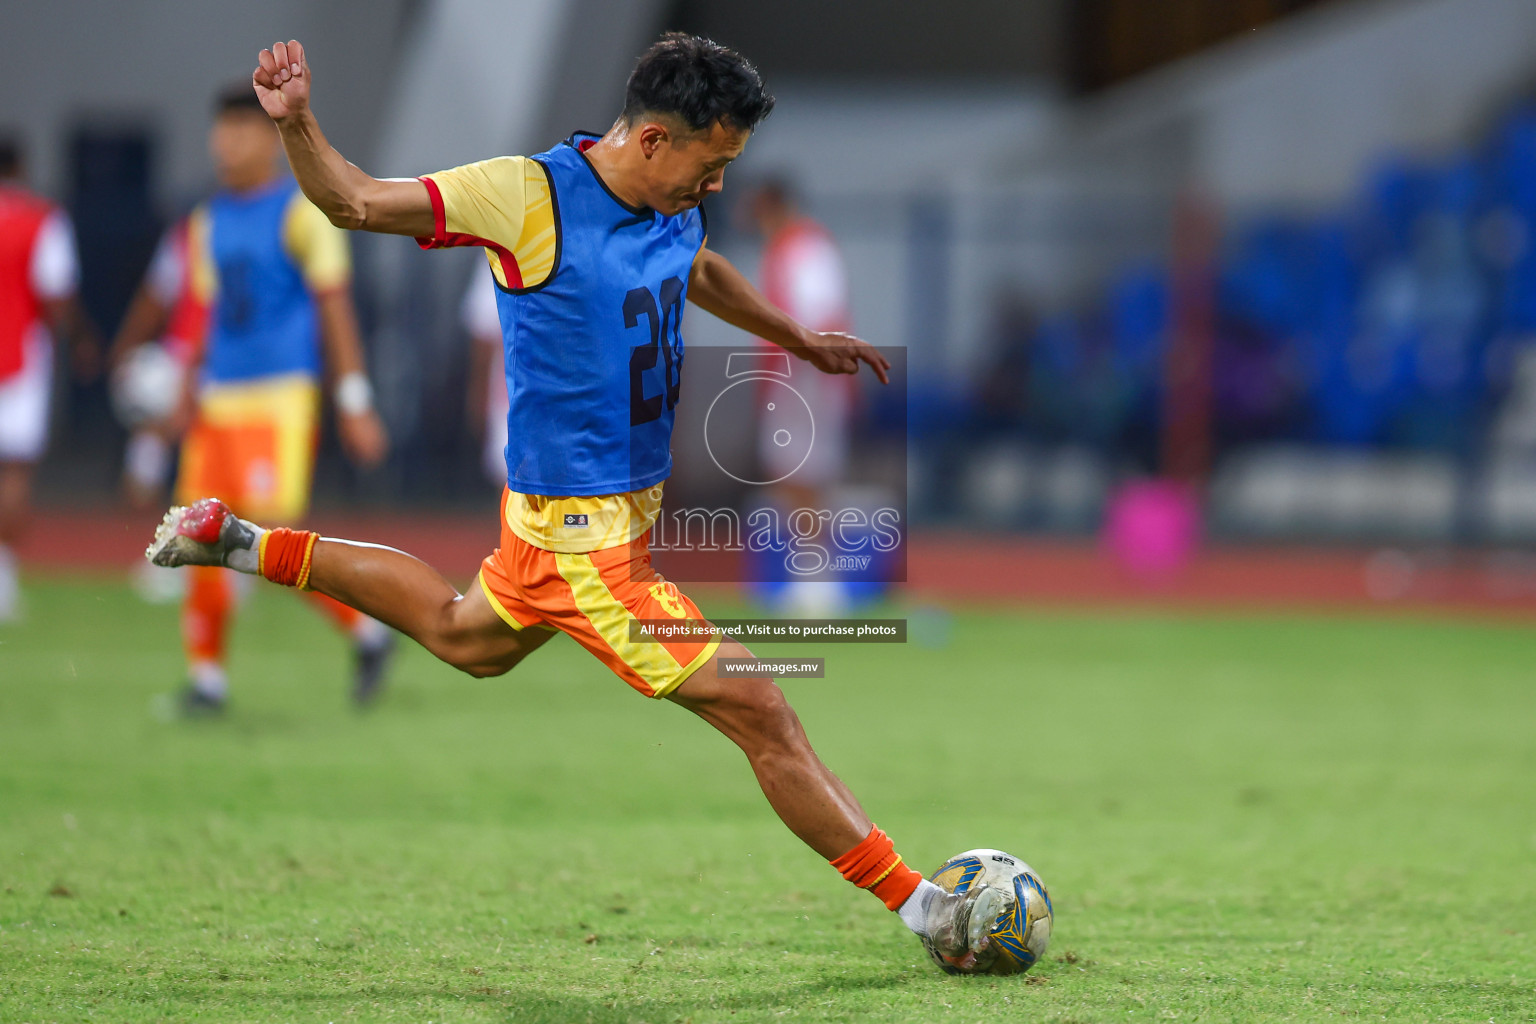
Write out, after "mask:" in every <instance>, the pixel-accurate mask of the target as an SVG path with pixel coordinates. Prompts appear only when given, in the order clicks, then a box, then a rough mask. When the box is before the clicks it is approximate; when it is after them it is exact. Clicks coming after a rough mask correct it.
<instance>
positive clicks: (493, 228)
mask: <svg viewBox="0 0 1536 1024" xmlns="http://www.w3.org/2000/svg"><path fill="white" fill-rule="evenodd" d="M259 61H260V66H259V67H258V68H257V69H256V71H255V74H254V76H253V78H254V83H255V88H256V95H257V96H259V97H260V99H261V105H262V107H263V108H265V110H266V112H267V113H268V114H269V115H270V116H271V118H272V120H273V121H275V122H276V123H277V125H278V129H279V133H280V135H281V137H282V140H283V145H284V147H285V148H286V149H287V152H288V160H289V162H290V163H291V164H292V166H293V172H294V176H295V177H296V178H297V180H298V183H299V186H300V187H301V188H302V189H303V190H304V193H305V194H306V195H307V196H309V198H310V199H311V201H313V202H314V204H315V205H316V206H318V207H319V208H320V209H321V210H322V211H324V212H325V213H326V215H327V216H329V217H330V219H331V221H332V222H333V223H335V224H337V225H339V226H342V227H346V228H353V229H359V230H364V231H380V232H386V233H390V234H398V235H410V236H413V237H415V238H416V239H417V241H418V242H419V243H420V244H421V245H422V246H423V247H424V248H436V247H441V246H453V245H478V246H483V247H484V248H485V249H486V251H487V256H488V259H489V261H490V266H491V270H492V273H493V274H494V276H495V278H496V284H497V288H498V292H497V304H498V307H499V310H500V318H501V328H502V334H503V337H504V340H505V349H506V376H507V388H508V392H509V399H510V411H509V413H508V417H507V428H508V429H507V435H508V439H509V440H508V443H507V450H506V456H507V488H506V490H505V491H504V492H503V495H502V502H501V504H502V516H501V546H500V548H499V549H498V550H496V551H495V552H494V553H492V554H491V555H490V556H489V557H488V558H486V559H485V561H484V562H483V563H482V565H481V567H480V574H479V577H478V579H477V581H476V583H475V585H474V586H472V587H471V588H470V592H469V593H468V594H459V593H458V592H456V591H455V590H454V588H453V587H452V586H450V585H449V583H448V581H447V580H445V579H444V578H443V577H442V576H441V575H440V574H438V573H437V572H436V571H435V570H434V569H432V568H431V567H430V566H428V565H426V564H425V563H423V562H421V561H418V560H417V559H415V558H412V557H411V556H410V555H407V554H405V553H403V552H400V551H395V550H392V549H389V548H384V547H378V546H375V545H369V544H359V543H353V542H351V541H344V540H333V539H329V538H325V539H322V538H320V537H318V536H317V535H315V534H313V533H308V532H303V531H293V530H286V529H275V530H265V529H263V528H261V527H260V526H257V525H255V524H254V523H250V522H247V521H245V520H243V519H240V518H238V517H236V516H235V515H234V514H233V513H232V512H231V511H230V510H229V509H228V507H226V506H225V505H224V504H223V503H222V502H220V501H217V500H215V499H212V498H208V499H204V500H202V501H198V502H195V503H194V504H192V505H191V506H190V507H186V508H180V507H178V508H173V509H171V511H170V512H169V513H168V514H167V515H166V517H165V521H164V523H163V524H162V525H161V527H160V529H159V531H158V532H157V533H156V535H155V540H154V543H153V544H152V545H151V546H150V548H149V550H148V552H147V555H148V556H149V557H150V559H151V560H152V561H154V562H155V563H157V564H160V565H224V566H228V567H230V568H232V569H237V570H239V571H241V572H246V573H253V574H255V573H259V574H260V575H262V576H264V577H265V578H267V579H268V580H271V581H273V582H275V583H280V584H283V585H286V586H293V587H299V588H308V589H313V590H317V591H319V592H320V593H322V594H326V595H329V596H330V597H333V598H335V599H336V600H338V601H340V602H342V603H343V604H346V605H349V606H351V607H354V608H357V609H358V610H359V611H362V612H364V613H366V614H368V615H371V616H373V617H374V618H377V619H379V620H381V621H383V622H385V623H388V624H389V625H391V626H393V627H395V628H396V629H398V630H400V631H401V632H404V633H406V634H407V635H409V636H411V637H413V638H414V639H415V640H417V641H418V642H419V643H421V644H422V645H423V646H424V647H426V648H427V649H428V650H429V651H431V652H432V653H433V654H435V655H436V656H437V657H439V658H441V659H442V660H444V661H446V662H448V663H449V664H451V665H454V666H455V667H457V668H459V669H462V670H463V671H465V672H468V673H469V674H471V675H475V676H492V675H500V674H501V673H503V672H506V671H508V670H509V669H511V668H512V667H514V666H515V665H517V664H518V663H519V662H520V661H522V660H523V658H525V657H527V656H528V654H529V653H530V652H532V651H533V650H534V649H536V648H537V647H539V646H540V645H541V644H543V643H544V642H545V641H546V640H548V639H549V638H550V637H551V636H553V635H554V631H556V630H559V631H562V632H565V633H569V634H570V635H571V636H572V637H573V638H574V639H575V640H576V642H577V643H579V644H581V645H582V646H583V647H585V648H586V649H587V650H589V651H591V652H592V653H593V654H594V655H596V656H597V657H598V658H599V659H600V660H601V661H602V662H603V663H604V664H605V665H607V666H608V667H609V668H610V669H612V670H613V672H614V673H615V674H616V675H618V676H619V677H620V678H622V679H623V680H624V681H625V682H627V683H628V684H629V685H630V686H632V687H634V688H635V689H636V690H638V691H640V693H642V694H644V695H645V696H647V697H657V698H659V697H666V698H667V699H669V700H672V701H674V702H675V703H677V704H681V705H682V706H683V707H685V708H687V709H689V710H690V711H692V712H694V713H695V714H697V715H698V716H699V717H701V718H703V719H704V720H705V721H707V722H709V723H710V724H711V725H713V726H714V727H715V728H716V729H718V730H720V731H721V732H722V733H724V734H725V735H726V736H727V737H729V738H730V739H731V740H732V741H733V742H735V743H736V745H737V746H739V747H740V748H741V749H742V751H743V752H744V753H745V754H746V755H747V759H748V761H749V762H750V763H751V765H752V770H753V771H754V772H755V773H756V775H757V779H758V782H759V783H760V784H761V786H762V788H763V793H764V795H766V796H767V798H768V801H769V803H771V804H772V805H773V809H774V810H775V811H776V812H777V813H778V815H779V817H780V818H781V819H783V821H784V823H785V824H786V825H788V826H789V828H790V829H791V830H792V831H793V832H794V833H795V834H796V835H797V836H799V837H800V838H801V839H802V840H803V841H804V842H805V843H806V844H807V845H809V846H810V847H811V848H812V849H813V850H815V851H816V852H817V853H819V854H820V855H821V856H823V857H826V858H828V859H829V860H830V861H831V863H832V866H833V867H835V868H837V869H838V870H839V871H840V872H841V873H842V875H843V877H845V878H847V879H848V880H849V881H850V882H852V883H853V884H854V885H856V886H859V887H860V888H863V889H868V890H870V891H871V892H873V893H874V894H875V895H876V896H877V897H878V898H879V899H880V900H881V901H882V902H884V903H885V905H886V906H887V907H889V908H890V909H891V910H893V911H896V912H897V913H898V914H900V916H901V919H902V921H903V922H905V923H906V924H907V926H908V927H910V928H911V929H912V930H913V931H914V932H916V933H917V934H919V935H922V936H928V937H930V938H931V939H932V940H933V941H934V942H935V944H936V945H937V946H938V947H939V948H940V950H941V952H942V953H943V954H944V955H946V956H947V957H949V958H952V960H953V962H954V963H955V964H956V965H957V966H959V967H961V968H967V967H969V966H970V965H971V963H972V962H973V961H974V958H975V955H976V953H978V952H980V951H982V950H984V949H985V948H986V943H987V941H988V940H987V939H986V937H985V936H986V932H987V930H988V928H989V927H990V925H991V923H992V921H993V920H994V918H995V917H996V916H997V914H998V913H999V912H1001V910H1002V909H1003V908H1002V906H1001V898H1000V897H999V896H998V895H997V893H996V892H995V890H992V889H990V888H982V889H979V890H972V891H971V892H968V893H966V894H964V895H958V896H957V895H951V894H949V893H946V892H944V891H943V890H942V889H940V888H939V887H938V886H936V885H934V884H933V883H931V882H928V881H926V880H924V878H923V877H922V875H921V874H919V873H918V872H916V871H914V870H913V869H912V868H910V867H908V866H906V865H905V864H903V863H902V860H901V857H899V856H898V855H897V854H896V852H895V849H894V848H893V845H892V842H891V840H890V839H889V838H888V837H887V836H886V834H885V833H884V832H882V831H881V830H880V829H879V828H876V827H875V826H874V825H873V824H872V823H871V822H870V820H869V818H868V817H867V816H866V815H865V814H864V810H863V808H862V807H860V806H859V802H858V800H857V799H855V798H854V796H853V794H852V793H851V792H849V790H848V787H847V786H845V785H844V784H843V783H842V781H841V780H840V779H838V777H837V776H835V775H833V774H832V772H830V771H829V770H828V769H827V767H826V766H825V765H823V764H822V763H821V760H820V759H819V758H818V757H817V756H816V752H815V751H814V750H812V749H811V745H810V742H809V741H808V740H807V739H806V736H805V732H804V730H803V729H802V728H801V726H800V721H799V719H798V718H797V717H796V715H795V713H794V711H793V710H792V709H791V708H790V707H789V704H788V703H787V702H786V701H785V699H784V695H783V693H782V692H781V691H780V690H779V688H778V687H777V686H776V685H774V683H773V682H772V681H771V680H769V679H763V678H739V677H730V678H727V677H724V676H722V675H721V674H720V672H719V670H718V659H719V658H721V657H725V658H741V657H750V656H751V655H750V654H749V652H748V651H747V650H746V649H745V648H744V647H742V645H741V644H739V643H737V642H736V641H735V640H733V639H731V638H730V637H727V636H723V635H720V634H719V633H716V634H715V636H714V638H713V639H710V640H707V641H704V640H688V639H685V640H680V641H655V640H650V639H635V638H634V637H633V636H631V633H630V623H631V622H633V621H634V620H635V619H658V618H661V619H666V618H688V619H695V620H702V619H703V615H702V614H701V613H700V612H699V610H698V607H697V606H696V605H695V604H694V603H693V602H692V601H691V600H689V599H688V598H687V597H686V596H685V595H683V594H682V593H680V592H679V591H678V590H677V588H676V587H675V586H673V585H672V584H671V583H668V582H666V581H665V580H663V579H662V578H661V576H660V574H658V573H656V572H655V571H654V570H653V569H652V568H651V564H650V552H649V549H648V547H647V539H648V536H649V532H650V528H651V524H652V523H653V521H654V520H655V517H656V515H657V514H658V512H659V510H660V503H661V486H662V482H663V481H664V480H665V479H666V478H667V476H668V474H669V472H670V471H671V454H670V449H669V442H670V438H671V434H672V422H673V408H672V407H673V405H674V403H675V402H676V396H677V392H676V386H677V385H676V377H675V376H674V373H673V366H674V364H677V363H679V361H680V358H681V354H682V336H681V332H680V329H679V328H680V322H681V319H682V312H683V302H684V300H685V299H687V298H691V299H692V300H693V302H694V303H695V304H696V305H698V306H701V307H703V308H704V309H706V310H708V311H710V312H711V313H714V314H715V315H716V316H719V317H721V318H722V319H724V320H726V321H727V322H728V323H731V324H733V325H734V326H736V327H739V328H741V329H742V330H745V331H747V332H749V333H751V334H755V335H757V336H758V337H761V338H766V339H768V340H770V341H772V342H775V343H777V344H779V345H782V346H783V347H784V348H786V349H788V350H789V351H790V352H792V353H793V354H795V355H796V356H798V357H800V358H802V359H804V360H806V361H807V362H809V363H811V364H812V366H814V367H816V368H817V369H819V370H821V371H823V372H826V373H855V372H857V370H858V368H859V364H860V363H866V364H868V365H869V366H870V368H871V369H872V370H873V371H874V373H875V374H876V375H877V376H878V377H879V378H880V379H881V380H882V381H884V380H886V371H887V369H888V368H889V364H888V363H887V362H886V360H885V359H884V358H883V357H882V356H881V355H880V354H879V353H878V352H877V351H876V350H875V349H874V348H873V347H871V346H870V345H868V344H866V343H865V342H863V341H860V340H859V339H857V338H854V337H851V336H849V335H846V334H836V333H825V334H823V333H817V332H814V331H810V330H808V329H806V328H805V327H803V326H801V325H800V324H798V323H796V322H795V321H793V320H791V319H790V318H789V317H787V316H786V315H784V314H783V313H781V312H780V311H779V310H778V309H776V308H774V307H773V306H772V305H770V304H769V303H768V302H767V301H766V300H765V299H764V298H763V297H762V296H761V295H760V294H759V293H758V292H757V291H756V290H755V289H753V288H752V286H751V285H750V284H748V282H747V281H746V280H745V279H744V278H743V277H742V275H741V274H740V273H738V272H737V270H736V269H735V268H734V267H732V266H731V264H730V263H728V262H727V261H725V260H724V259H721V258H720V257H719V256H717V255H716V254H714V253H712V252H710V251H709V249H707V248H705V245H704V241H705V225H704V216H703V213H702V211H701V210H700V209H699V204H700V203H701V202H702V201H703V199H704V198H705V197H706V196H709V195H712V194H714V193H716V192H719V191H720V188H721V179H722V177H723V175H724V172H725V168H726V165H727V164H729V163H730V162H731V161H732V160H733V159H735V158H736V157H737V156H738V155H740V153H741V151H742V147H743V146H745V145H746V142H747V138H748V137H749V136H750V135H751V133H752V130H753V129H754V128H756V127H757V125H758V123H759V122H760V121H762V119H763V118H764V117H766V116H767V115H768V112H769V111H770V110H771V109H772V107H773V98H772V97H771V96H769V95H767V93H766V92H765V91H764V89H763V83H762V81H761V79H760V78H759V77H758V74H757V71H756V69H754V68H753V67H752V65H751V64H749V63H747V61H745V60H744V59H743V58H742V57H740V56H739V55H737V54H736V53H733V52H732V51H730V50H728V49H726V48H724V47H722V46H719V45H717V44H715V43H713V42H710V41H709V40H706V39H700V38H697V37H694V36H688V35H682V34H669V35H667V36H664V37H663V38H662V39H661V40H660V41H659V42H657V43H656V44H655V45H654V46H652V47H651V48H650V49H649V50H648V51H646V53H645V54H644V55H643V56H641V58H640V60H639V62H638V63H637V64H636V65H635V69H634V71H633V73H632V74H631V75H630V78H629V83H628V86H627V90H626V94H625V101H624V111H623V113H622V114H621V115H620V117H619V119H618V120H617V121H615V122H614V124H613V126H612V127H611V128H609V129H608V131H607V133H606V134H604V135H602V136H601V137H598V136H591V135H575V136H572V137H571V138H570V139H569V140H567V141H566V142H564V143H562V144H561V145H558V146H556V147H555V148H553V149H551V150H549V151H547V152H544V153H541V154H539V155H537V156H534V157H516V156H506V157H497V158H495V159H491V160H485V161H482V162H480V163H474V164H468V165H466V166H464V167H458V168H454V169H453V170H448V171H441V172H439V173H436V174H430V175H427V176H426V177H423V178H420V179H418V180H379V179H375V178H372V177H370V176H368V175H367V174H364V173H363V172H362V171H361V170H359V169H358V168H356V167H354V166H353V165H351V164H350V163H348V162H347V161H346V160H345V159H343V158H342V156H341V154H340V153H338V152H336V150H335V149H333V148H332V147H331V146H330V144H329V143H327V142H326V140H325V136H324V135H323V134H321V132H320V126H319V124H318V123H317V122H316V120H315V116H314V114H313V112H312V111H311V110H310V107H309V93H310V71H309V66H308V64H307V63H306V62H305V59H304V50H303V47H301V46H300V45H299V44H298V43H297V42H293V41H290V42H288V43H287V44H284V43H277V44H276V45H274V46H273V47H272V49H270V50H264V51H262V53H261V54H260V56H259ZM978 893H980V894H981V895H978ZM994 904H995V905H994Z"/></svg>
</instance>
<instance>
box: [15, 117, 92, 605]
mask: <svg viewBox="0 0 1536 1024" xmlns="http://www.w3.org/2000/svg"><path fill="white" fill-rule="evenodd" d="M23 170H24V168H23V164H22V155H21V147H20V144H19V143H17V142H16V141H14V140H12V139H9V138H0V623H3V622H10V621H13V620H15V619H17V618H19V617H20V615H21V590H20V583H19V581H18V579H17V570H16V555H15V546H16V543H17V541H19V540H20V539H21V535H22V531H23V530H24V528H25V527H26V522H27V517H28V513H29V510H30V508H31V504H32V477H33V472H34V470H35V469H36V467H37V461H38V459H40V458H42V455H43V448H44V446H45V445H46V443H47V440H48V399H49V392H50V390H51V389H52V386H53V339H54V338H58V339H59V340H60V341H62V342H64V343H65V344H67V345H69V347H70V351H71V355H72V356H73V357H74V360H75V368H76V370H77V372H79V373H80V374H81V375H82V376H85V375H88V374H89V373H90V372H91V369H92V367H91V363H92V362H93V361H94V359H95V358H96V350H95V348H94V340H95V339H94V338H93V337H92V336H91V334H90V331H89V328H88V326H87V324H86V320H85V317H84V315H83V314H82V313H81V311H80V306H79V303H78V301H77V299H76V292H77V291H78V289H79V282H80V261H79V256H78V254H77V253H76V250H75V232H74V228H73V227H72V226H71V225H70V222H69V217H68V216H67V215H66V214H65V213H64V211H63V210H61V209H60V208H59V207H57V206H55V205H54V204H53V203H51V202H49V201H48V200H46V199H44V198H43V197H42V196H39V195H37V194H35V193H33V192H30V191H28V190H27V188H26V186H25V185H24V184H23Z"/></svg>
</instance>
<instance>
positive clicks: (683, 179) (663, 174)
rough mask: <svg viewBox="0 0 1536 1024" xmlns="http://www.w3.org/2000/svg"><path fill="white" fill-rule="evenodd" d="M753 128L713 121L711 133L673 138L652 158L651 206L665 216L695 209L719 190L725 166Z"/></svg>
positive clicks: (743, 144) (732, 158) (742, 145)
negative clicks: (743, 129) (741, 127)
mask: <svg viewBox="0 0 1536 1024" xmlns="http://www.w3.org/2000/svg"><path fill="white" fill-rule="evenodd" d="M750 135H751V133H750V132H744V131H740V130H738V129H735V128H728V127H726V126H725V125H723V124H720V123H718V122H717V123H716V124H714V125H712V126H711V127H710V129H709V132H708V133H705V132H694V133H692V134H688V135H681V136H680V137H678V138H675V139H674V138H669V139H668V140H667V141H666V142H664V143H662V144H661V145H660V146H658V147H657V149H656V153H655V156H654V157H653V158H652V159H651V161H650V164H651V183H650V184H651V189H650V191H651V198H650V201H649V202H648V203H647V205H648V206H650V207H651V209H653V210H655V211H657V212H658V213H661V214H664V215H665V216H668V217H670V216H672V215H673V214H677V213H681V212H683V211H684V210H691V209H693V208H694V207H695V206H698V205H699V204H700V203H702V202H703V201H704V200H705V199H706V198H708V197H709V196H712V195H714V194H715V193H716V192H719V191H720V189H721V188H722V187H723V185H724V182H725V168H726V166H727V165H728V164H729V163H730V162H731V161H732V160H735V159H736V158H737V157H738V156H740V155H741V151H742V149H743V148H745V147H746V144H747V139H748V137H750Z"/></svg>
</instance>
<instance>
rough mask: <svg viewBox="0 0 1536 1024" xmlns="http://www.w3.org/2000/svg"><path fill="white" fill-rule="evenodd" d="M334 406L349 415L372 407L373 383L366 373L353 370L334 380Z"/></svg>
mask: <svg viewBox="0 0 1536 1024" xmlns="http://www.w3.org/2000/svg"><path fill="white" fill-rule="evenodd" d="M336 408H338V409H340V410H341V411H342V412H344V413H346V414H347V415H349V416H356V415H358V414H359V413H365V412H367V411H368V410H369V409H372V408H373V385H372V384H370V383H368V376H367V375H366V374H364V373H362V372H360V371H358V370H353V371H352V372H351V373H348V374H344V375H343V376H342V378H341V380H339V381H337V382H336Z"/></svg>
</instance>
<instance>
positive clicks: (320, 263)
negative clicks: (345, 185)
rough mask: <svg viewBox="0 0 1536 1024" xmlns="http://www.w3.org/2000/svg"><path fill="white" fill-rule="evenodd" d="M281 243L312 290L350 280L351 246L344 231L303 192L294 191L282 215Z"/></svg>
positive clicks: (334, 287)
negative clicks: (286, 209) (285, 211)
mask: <svg viewBox="0 0 1536 1024" xmlns="http://www.w3.org/2000/svg"><path fill="white" fill-rule="evenodd" d="M283 246H284V248H286V249H287V251H288V255H289V256H290V257H291V258H292V259H293V262H294V263H296V264H298V267H299V272H300V273H301V274H303V275H304V284H305V285H306V286H307V287H308V288H309V290H310V291H311V292H313V293H317V294H318V293H320V292H328V291H332V290H333V289H336V288H344V287H346V286H347V284H348V283H349V282H350V281H351V280H352V248H351V245H350V244H349V243H348V241H347V233H346V232H345V231H343V230H342V229H341V228H338V227H337V226H336V225H334V224H332V223H331V222H330V220H329V219H327V218H326V216H325V214H323V213H321V212H320V210H319V208H318V207H316V206H315V205H314V204H313V203H311V202H310V201H309V200H308V199H306V198H304V196H303V194H302V193H297V192H296V193H294V196H293V201H292V202H291V203H289V205H288V212H287V214H286V215H285V216H284V218H283Z"/></svg>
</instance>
